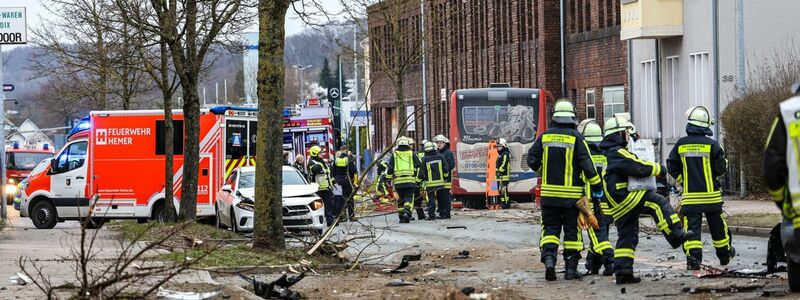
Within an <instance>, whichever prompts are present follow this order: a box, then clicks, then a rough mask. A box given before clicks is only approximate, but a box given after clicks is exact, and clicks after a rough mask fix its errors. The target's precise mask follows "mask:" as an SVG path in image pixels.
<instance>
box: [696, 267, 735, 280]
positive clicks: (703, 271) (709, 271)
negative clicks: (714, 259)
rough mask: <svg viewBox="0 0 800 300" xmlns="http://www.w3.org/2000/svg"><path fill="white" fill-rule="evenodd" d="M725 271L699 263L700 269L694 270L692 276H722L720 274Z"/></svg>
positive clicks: (723, 273)
mask: <svg viewBox="0 0 800 300" xmlns="http://www.w3.org/2000/svg"><path fill="white" fill-rule="evenodd" d="M726 272H727V271H725V270H722V269H720V268H715V267H712V266H709V265H704V264H701V265H700V270H699V271H694V272H693V273H692V274H693V275H694V277H697V278H715V277H722V275H725V273H726Z"/></svg>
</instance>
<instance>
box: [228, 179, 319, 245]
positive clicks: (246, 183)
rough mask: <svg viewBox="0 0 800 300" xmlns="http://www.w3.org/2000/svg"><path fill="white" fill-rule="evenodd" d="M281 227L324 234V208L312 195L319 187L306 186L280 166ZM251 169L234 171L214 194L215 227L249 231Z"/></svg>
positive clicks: (252, 193) (252, 195) (252, 203)
mask: <svg viewBox="0 0 800 300" xmlns="http://www.w3.org/2000/svg"><path fill="white" fill-rule="evenodd" d="M282 171H283V193H282V194H283V195H282V196H283V226H284V228H286V230H287V231H292V232H317V233H321V232H323V231H325V228H326V225H325V207H324V205H323V203H322V199H320V198H319V197H318V196H317V195H316V194H315V193H316V192H317V190H318V189H319V186H318V185H317V184H315V183H311V184H309V183H308V181H306V179H305V178H303V176H302V175H300V172H298V171H297V169H295V168H293V167H291V166H283V169H282ZM255 178H256V169H255V167H240V168H237V169H234V170H233V172H231V175H230V176H228V179H227V180H226V181H225V185H223V186H222V188H221V189H220V192H219V193H218V194H217V201H216V203H215V207H216V214H217V227H218V228H230V229H231V230H233V231H234V232H249V231H252V230H253V221H254V218H253V209H254V208H255Z"/></svg>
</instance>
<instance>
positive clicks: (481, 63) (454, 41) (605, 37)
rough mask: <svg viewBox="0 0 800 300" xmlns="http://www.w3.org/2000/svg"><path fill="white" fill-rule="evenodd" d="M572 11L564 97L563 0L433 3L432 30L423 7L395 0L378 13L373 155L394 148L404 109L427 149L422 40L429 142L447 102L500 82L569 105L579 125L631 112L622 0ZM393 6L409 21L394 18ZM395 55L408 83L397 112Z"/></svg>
mask: <svg viewBox="0 0 800 300" xmlns="http://www.w3.org/2000/svg"><path fill="white" fill-rule="evenodd" d="M408 3H416V5H409V4H408ZM564 5H565V8H564V13H565V24H564V25H565V26H564V30H565V37H564V39H565V47H564V53H565V54H566V55H565V63H564V70H565V74H564V77H565V78H564V82H565V87H564V89H562V78H561V28H560V1H559V0H527V1H524V0H495V1H486V0H482V1H479V0H466V1H464V0H430V1H426V2H425V19H426V20H425V22H426V23H425V27H426V28H425V30H420V27H419V26H420V6H419V2H415V1H407V0H390V1H386V2H381V3H380V4H376V5H373V6H371V7H370V8H369V9H368V23H369V38H370V49H369V52H370V61H369V74H370V78H369V80H370V81H371V84H372V88H371V91H370V97H369V101H370V108H371V110H372V112H373V124H374V125H375V132H374V134H375V138H374V139H373V143H374V145H373V146H374V147H375V148H376V149H381V148H383V147H384V146H385V145H388V144H390V143H391V139H392V138H393V137H394V133H396V132H397V131H398V127H399V126H401V125H402V123H404V122H400V120H398V115H399V112H400V111H399V110H400V109H404V111H406V110H407V111H409V112H412V111H414V110H416V111H417V112H418V113H417V114H415V115H414V122H413V124H412V125H410V126H409V127H410V129H413V131H412V130H410V129H409V135H410V136H411V137H413V138H414V140H416V141H420V140H422V137H423V129H422V126H423V120H422V113H421V111H420V109H421V108H422V69H421V59H420V55H419V54H420V53H421V50H419V49H418V48H419V44H420V43H419V41H420V38H421V37H423V36H424V37H425V38H426V46H427V50H426V54H427V55H426V58H427V70H426V71H427V74H426V75H427V76H426V77H427V78H426V79H427V80H426V83H427V90H428V92H427V95H428V102H429V104H430V110H429V123H430V124H429V127H430V134H431V136H434V135H436V134H440V133H444V134H445V135H447V132H448V130H449V123H448V120H449V112H450V111H449V98H450V97H449V96H450V94H451V93H452V92H453V91H454V90H456V89H461V88H478V87H487V86H488V85H489V83H493V82H507V83H510V84H511V86H513V87H526V88H533V87H539V88H545V89H547V90H549V91H551V92H552V93H553V95H554V96H555V97H557V98H558V97H565V98H570V99H572V100H573V102H574V103H576V104H577V111H578V115H579V117H580V118H585V117H587V116H588V117H595V118H597V119H603V118H604V115H606V116H608V115H612V114H613V113H615V112H622V111H624V110H625V109H626V107H627V104H626V101H625V99H626V97H625V94H626V87H627V86H626V83H627V59H626V57H627V54H626V47H625V44H624V43H623V42H622V41H620V36H619V33H620V13H619V12H620V3H619V1H616V0H564ZM391 6H396V7H394V8H393V9H400V10H401V11H402V12H400V11H398V12H394V13H392V14H387V13H386V10H387V9H389V8H388V7H391ZM391 18H396V19H391ZM390 19H391V20H390ZM398 28H408V30H407V31H402V30H400V29H398ZM415 31H416V32H417V33H414V32H415ZM399 35H402V38H401V37H398V36H399ZM393 55H398V56H397V57H400V58H402V59H400V60H403V59H405V61H406V62H407V64H406V65H404V66H405V67H406V68H405V70H407V71H406V72H396V73H395V74H397V73H399V74H405V77H404V80H403V83H402V87H403V97H402V98H403V99H404V101H403V103H404V104H405V105H406V106H407V107H406V108H398V107H397V106H398V105H397V103H398V102H397V101H396V100H395V98H396V96H395V88H394V87H395V86H396V85H397V80H393V79H396V78H397V77H398V76H392V75H387V74H386V73H387V72H388V70H395V69H394V68H391V67H388V66H389V65H390V64H389V63H382V62H386V61H390V62H391V63H393V64H395V63H397V62H398V60H397V59H390V58H392V57H394V56H393ZM393 66H395V67H397V66H396V65H393ZM393 82H394V83H393ZM562 91H566V93H564V92H562Z"/></svg>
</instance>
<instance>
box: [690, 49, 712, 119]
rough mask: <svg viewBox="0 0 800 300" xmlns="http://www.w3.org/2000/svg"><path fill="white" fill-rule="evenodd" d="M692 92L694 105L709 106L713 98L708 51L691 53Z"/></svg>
mask: <svg viewBox="0 0 800 300" xmlns="http://www.w3.org/2000/svg"><path fill="white" fill-rule="evenodd" d="M689 66H690V67H691V68H692V69H691V70H690V71H689V72H690V76H691V77H690V80H691V81H690V84H689V85H690V86H689V89H690V93H689V96H690V97H691V103H692V105H693V106H696V105H704V106H707V104H708V103H710V102H711V101H710V99H711V74H710V72H709V71H708V52H700V53H694V54H689Z"/></svg>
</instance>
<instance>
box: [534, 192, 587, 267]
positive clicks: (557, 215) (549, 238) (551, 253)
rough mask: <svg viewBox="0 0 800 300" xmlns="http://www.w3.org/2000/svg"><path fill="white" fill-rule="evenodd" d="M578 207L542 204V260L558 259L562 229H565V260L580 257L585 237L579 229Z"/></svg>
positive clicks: (540, 241)
mask: <svg viewBox="0 0 800 300" xmlns="http://www.w3.org/2000/svg"><path fill="white" fill-rule="evenodd" d="M578 213H579V212H578V208H577V207H575V206H574V205H572V206H570V207H559V206H542V237H541V239H540V240H539V248H540V249H541V253H542V256H541V260H542V262H544V261H545V258H546V257H553V258H554V259H556V256H557V254H558V246H559V244H560V241H561V239H560V238H559V237H560V236H561V231H562V230H563V231H564V260H565V261H567V260H570V259H571V258H578V259H579V258H580V255H581V254H580V251H582V250H583V239H582V237H581V234H580V231H579V229H578ZM556 260H557V259H556Z"/></svg>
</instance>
